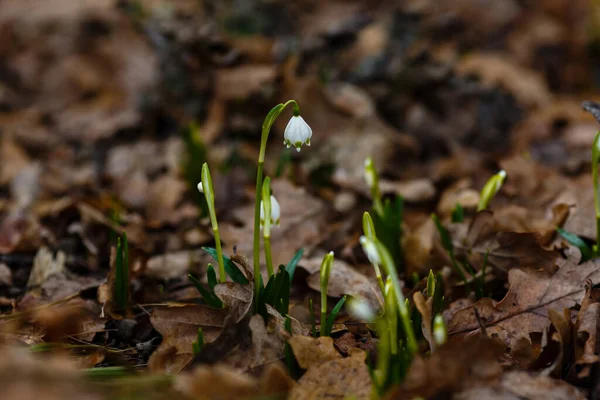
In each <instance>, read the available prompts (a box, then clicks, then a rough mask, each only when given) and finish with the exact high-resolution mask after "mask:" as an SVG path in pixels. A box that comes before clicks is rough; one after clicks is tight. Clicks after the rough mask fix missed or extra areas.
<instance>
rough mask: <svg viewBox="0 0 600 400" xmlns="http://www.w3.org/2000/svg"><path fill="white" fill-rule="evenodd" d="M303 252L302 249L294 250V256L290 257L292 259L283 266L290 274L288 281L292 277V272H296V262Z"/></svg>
mask: <svg viewBox="0 0 600 400" xmlns="http://www.w3.org/2000/svg"><path fill="white" fill-rule="evenodd" d="M303 254H304V249H300V250H298V251H297V252H296V254H294V257H292V259H291V260H290V262H289V263H287V265H286V266H285V270H286V271H287V272H288V274H289V275H290V283H291V282H292V280H293V279H294V273H296V266H297V265H298V262H299V261H300V259H301V258H302V255H303Z"/></svg>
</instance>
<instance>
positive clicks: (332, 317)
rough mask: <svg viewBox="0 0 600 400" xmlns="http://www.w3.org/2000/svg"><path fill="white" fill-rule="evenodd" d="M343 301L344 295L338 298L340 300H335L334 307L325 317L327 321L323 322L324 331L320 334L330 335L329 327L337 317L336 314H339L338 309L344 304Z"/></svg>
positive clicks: (344, 299)
mask: <svg viewBox="0 0 600 400" xmlns="http://www.w3.org/2000/svg"><path fill="white" fill-rule="evenodd" d="M345 302H346V296H344V297H342V298H341V299H340V301H338V302H337V304H336V305H335V307H333V309H332V310H331V313H329V316H328V317H327V321H326V322H325V332H324V334H323V335H321V336H330V335H331V329H332V328H333V322H334V321H335V319H336V318H337V315H338V314H339V312H340V310H341V309H342V307H343V306H344V303H345Z"/></svg>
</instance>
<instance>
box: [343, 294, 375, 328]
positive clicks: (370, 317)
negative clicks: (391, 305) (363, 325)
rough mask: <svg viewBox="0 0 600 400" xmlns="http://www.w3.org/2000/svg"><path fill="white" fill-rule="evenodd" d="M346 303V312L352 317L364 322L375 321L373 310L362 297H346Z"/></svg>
mask: <svg viewBox="0 0 600 400" xmlns="http://www.w3.org/2000/svg"><path fill="white" fill-rule="evenodd" d="M346 304H347V305H346V308H347V310H348V314H350V315H351V316H352V317H354V318H356V319H360V320H362V321H366V322H373V321H375V317H376V315H375V311H373V309H372V308H371V306H370V305H369V303H368V302H367V301H366V300H364V299H362V298H357V297H351V298H350V299H348V303H346Z"/></svg>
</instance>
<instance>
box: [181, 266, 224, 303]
mask: <svg viewBox="0 0 600 400" xmlns="http://www.w3.org/2000/svg"><path fill="white" fill-rule="evenodd" d="M188 279H189V280H190V281H191V282H192V283H193V284H194V286H196V289H198V291H199V292H200V295H202V298H203V299H204V301H205V302H206V304H208V305H209V306H210V307H213V308H223V303H222V302H221V299H219V298H218V297H217V295H216V294H214V292H211V291H209V290H207V289H206V288H205V287H204V286H203V285H202V283H200V281H199V280H198V279H196V278H195V277H194V276H193V275H191V274H188Z"/></svg>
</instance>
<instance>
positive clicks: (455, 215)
mask: <svg viewBox="0 0 600 400" xmlns="http://www.w3.org/2000/svg"><path fill="white" fill-rule="evenodd" d="M464 220H465V209H464V208H463V206H462V205H461V204H460V203H456V206H455V207H454V210H452V222H453V223H458V222H463V221H464Z"/></svg>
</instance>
